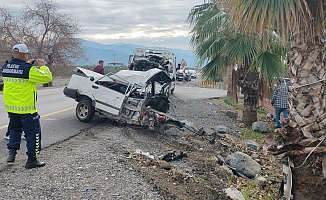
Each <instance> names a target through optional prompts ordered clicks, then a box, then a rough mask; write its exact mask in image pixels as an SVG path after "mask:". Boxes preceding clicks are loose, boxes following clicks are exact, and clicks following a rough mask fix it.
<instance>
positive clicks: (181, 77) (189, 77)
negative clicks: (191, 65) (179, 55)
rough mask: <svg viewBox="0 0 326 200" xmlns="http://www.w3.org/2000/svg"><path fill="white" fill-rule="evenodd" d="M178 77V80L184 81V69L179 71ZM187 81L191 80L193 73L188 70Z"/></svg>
mask: <svg viewBox="0 0 326 200" xmlns="http://www.w3.org/2000/svg"><path fill="white" fill-rule="evenodd" d="M176 79H177V81H183V72H182V70H178V71H177V74H176ZM185 81H191V74H190V73H189V71H188V70H186V77H185Z"/></svg>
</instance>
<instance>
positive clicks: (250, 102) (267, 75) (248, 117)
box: [187, 3, 285, 126]
mask: <svg viewBox="0 0 326 200" xmlns="http://www.w3.org/2000/svg"><path fill="white" fill-rule="evenodd" d="M187 22H188V23H189V24H190V26H191V27H192V29H191V34H192V38H191V41H190V43H191V45H192V46H193V48H194V49H195V54H196V56H197V58H198V61H199V64H200V65H205V66H204V67H203V68H202V75H203V77H204V78H206V79H207V80H212V81H215V79H216V76H217V75H218V74H225V71H226V69H227V68H229V69H230V68H231V70H232V68H233V66H236V65H237V66H238V70H237V73H236V84H237V85H238V86H240V87H241V89H242V90H241V92H242V93H243V95H244V110H243V119H242V120H243V122H244V124H246V125H249V126H251V125H252V123H253V122H255V121H257V109H256V107H257V103H258V100H259V94H260V93H262V91H263V88H264V92H263V93H262V94H269V93H270V92H269V91H268V88H271V87H270V86H271V85H272V84H273V81H274V80H273V78H274V77H279V76H280V75H281V74H283V72H284V67H283V66H282V64H281V58H282V57H281V56H282V55H283V56H284V55H285V54H284V53H285V51H284V49H283V48H282V46H281V45H280V43H279V39H278V37H277V36H276V35H275V34H273V33H271V34H270V36H271V37H270V39H269V41H268V42H269V43H268V44H269V45H262V40H261V38H260V37H259V36H257V34H248V33H245V32H243V31H242V29H241V28H239V27H235V26H234V25H233V24H232V23H231V22H230V20H229V15H228V14H227V13H226V12H224V11H222V10H220V9H219V8H218V6H217V5H216V4H211V3H206V4H202V5H198V6H195V7H194V8H193V9H192V10H191V11H190V13H189V15H188V18H187ZM258 83H260V84H258ZM229 84H230V83H229ZM266 88H267V89H266Z"/></svg>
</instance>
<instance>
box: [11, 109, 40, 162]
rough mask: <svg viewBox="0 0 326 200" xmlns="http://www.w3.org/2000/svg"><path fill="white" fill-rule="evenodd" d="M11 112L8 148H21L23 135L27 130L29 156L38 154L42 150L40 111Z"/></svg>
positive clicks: (27, 153)
mask: <svg viewBox="0 0 326 200" xmlns="http://www.w3.org/2000/svg"><path fill="white" fill-rule="evenodd" d="M8 114H9V123H10V127H11V130H10V139H9V142H8V143H7V148H8V149H16V150H18V149H20V143H21V136H22V133H23V130H24V132H25V138H26V147H27V152H26V155H27V156H37V155H38V154H39V153H40V151H41V125H40V116H39V115H38V113H33V114H16V113H8Z"/></svg>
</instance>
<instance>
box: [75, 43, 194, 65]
mask: <svg viewBox="0 0 326 200" xmlns="http://www.w3.org/2000/svg"><path fill="white" fill-rule="evenodd" d="M81 43H82V47H83V48H84V49H85V52H86V56H87V58H88V60H87V61H82V62H77V63H76V64H77V65H78V66H92V65H97V64H98V61H99V60H103V61H104V65H110V64H112V63H121V64H122V65H127V64H128V61H129V56H130V55H132V54H133V52H134V50H135V48H146V49H162V50H170V51H172V52H173V53H174V55H175V56H176V60H177V63H180V62H181V60H182V59H184V60H185V61H186V63H187V67H188V68H194V67H195V65H196V62H195V56H194V54H193V51H191V50H183V49H173V48H166V47H146V46H141V45H135V44H124V43H117V44H101V43H97V42H92V41H88V40H84V39H81Z"/></svg>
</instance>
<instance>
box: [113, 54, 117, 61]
mask: <svg viewBox="0 0 326 200" xmlns="http://www.w3.org/2000/svg"><path fill="white" fill-rule="evenodd" d="M115 55H117V54H113V62H114V63H115Z"/></svg>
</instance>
